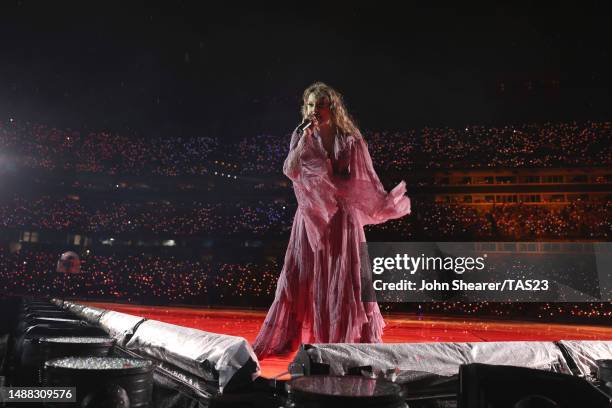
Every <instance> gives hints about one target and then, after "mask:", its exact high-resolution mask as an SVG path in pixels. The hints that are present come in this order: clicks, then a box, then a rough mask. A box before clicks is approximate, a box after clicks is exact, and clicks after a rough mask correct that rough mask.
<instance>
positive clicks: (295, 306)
mask: <svg viewBox="0 0 612 408" xmlns="http://www.w3.org/2000/svg"><path fill="white" fill-rule="evenodd" d="M300 137H301V135H300V133H299V132H297V131H294V132H293V135H292V137H291V144H290V154H291V152H293V151H294V149H295V148H296V146H297V144H298V141H299V138H300ZM288 159H289V157H288ZM298 160H299V166H298V167H297V168H296V170H295V171H294V172H293V173H292V172H291V171H290V169H289V166H288V160H286V161H285V165H284V166H283V172H284V173H285V175H286V176H287V177H289V178H290V179H291V180H292V181H293V188H294V190H295V196H296V199H297V202H298V209H297V211H296V214H295V218H294V220H293V227H292V230H291V236H290V238H289V244H288V247H287V253H286V254H285V262H284V265H283V269H282V272H281V274H280V277H279V279H278V284H277V287H276V295H275V299H274V302H273V303H272V306H271V307H270V310H269V311H268V315H267V316H266V319H265V321H264V323H263V325H262V327H261V330H260V332H259V334H258V336H257V338H256V339H255V342H254V344H253V348H254V350H255V353H256V354H257V356H258V358H260V359H261V358H264V357H266V356H268V355H273V354H283V353H287V352H290V351H293V350H295V349H296V348H297V347H298V346H299V345H300V343H313V342H315V343H357V342H361V343H379V342H380V341H381V337H382V332H383V328H384V326H385V323H384V320H383V318H382V316H381V314H380V310H379V308H378V304H377V303H376V302H362V301H361V275H360V258H359V244H360V243H361V242H365V241H366V239H365V234H364V231H363V226H364V225H367V224H378V223H382V222H385V221H386V220H389V219H392V218H399V217H402V216H404V215H406V214H409V213H410V199H409V198H408V197H406V196H405V195H404V193H405V192H406V184H405V182H403V181H402V182H401V183H399V184H398V185H397V186H396V187H395V188H394V189H393V190H391V192H390V193H387V192H386V191H385V189H384V187H383V185H382V184H381V182H380V180H379V179H378V176H377V175H376V172H375V171H374V167H373V165H372V159H371V158H370V154H369V153H368V149H367V145H366V142H365V141H364V140H363V138H362V137H361V136H360V135H357V137H353V136H345V135H337V136H336V140H335V143H334V152H333V160H331V159H328V158H327V152H326V151H325V148H324V147H323V144H322V142H321V138H320V137H319V135H318V134H315V135H312V136H310V137H309V138H308V139H307V141H306V146H305V149H304V151H303V152H302V154H301V156H300V157H299V159H298Z"/></svg>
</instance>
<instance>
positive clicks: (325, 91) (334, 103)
mask: <svg viewBox="0 0 612 408" xmlns="http://www.w3.org/2000/svg"><path fill="white" fill-rule="evenodd" d="M310 94H314V96H315V98H317V101H318V100H320V99H321V98H327V100H328V101H329V104H330V105H329V109H330V111H331V118H332V122H333V124H334V125H335V126H336V127H337V128H338V129H339V130H340V131H341V132H342V133H344V134H346V135H352V136H353V137H362V135H361V132H360V131H359V128H358V127H357V125H356V124H355V121H354V120H353V118H352V117H351V115H350V114H349V113H348V111H347V110H346V106H344V102H343V101H342V95H341V94H340V93H339V92H338V91H336V90H335V89H334V88H332V87H331V86H329V85H327V84H325V83H323V82H315V83H314V84H312V85H310V86H309V87H308V88H306V89H305V90H304V94H303V95H302V120H303V119H305V118H306V104H307V102H308V97H309V96H310Z"/></svg>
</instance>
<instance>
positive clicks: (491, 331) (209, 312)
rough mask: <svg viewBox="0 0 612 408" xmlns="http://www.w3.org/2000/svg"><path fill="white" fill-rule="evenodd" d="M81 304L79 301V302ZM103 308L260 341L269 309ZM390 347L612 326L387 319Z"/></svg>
mask: <svg viewBox="0 0 612 408" xmlns="http://www.w3.org/2000/svg"><path fill="white" fill-rule="evenodd" d="M77 302H78V301H77ZM80 303H86V304H88V305H91V306H94V307H99V308H102V309H109V310H115V311H117V312H122V313H128V314H132V315H137V316H142V317H146V318H148V319H153V320H159V321H161V322H166V323H171V324H176V325H179V326H186V327H193V328H196V329H199V330H204V331H209V332H213V333H223V334H229V335H232V336H240V337H244V338H245V339H247V340H248V341H249V342H253V340H255V336H257V332H258V331H259V327H260V325H261V323H262V322H263V320H264V317H265V312H264V311H252V310H242V309H208V308H202V309H197V308H187V307H167V306H140V305H130V304H119V303H100V302H80ZM384 317H385V322H386V323H387V326H386V327H385V331H384V334H383V341H384V342H385V343H416V342H477V341H556V340H612V327H602V326H588V325H569V324H552V323H538V322H517V321H500V320H484V319H475V318H463V317H443V316H416V315H410V314H390V315H385V316H384ZM292 360H293V354H291V355H286V356H282V357H276V358H267V359H265V360H262V361H261V362H260V364H261V369H262V373H261V375H263V376H264V377H268V378H271V377H275V376H278V375H279V374H282V373H284V372H286V371H287V365H288V364H289V362H291V361H292Z"/></svg>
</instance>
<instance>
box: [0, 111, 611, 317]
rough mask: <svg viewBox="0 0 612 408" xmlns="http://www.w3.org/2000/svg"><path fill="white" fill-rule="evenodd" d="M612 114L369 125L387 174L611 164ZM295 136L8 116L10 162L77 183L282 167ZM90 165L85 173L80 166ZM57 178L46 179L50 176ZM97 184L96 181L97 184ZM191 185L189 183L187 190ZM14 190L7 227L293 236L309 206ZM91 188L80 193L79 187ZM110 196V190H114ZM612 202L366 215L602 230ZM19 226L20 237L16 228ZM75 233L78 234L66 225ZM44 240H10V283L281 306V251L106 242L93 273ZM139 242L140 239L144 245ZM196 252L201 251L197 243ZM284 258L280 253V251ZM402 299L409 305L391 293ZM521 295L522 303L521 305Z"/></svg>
mask: <svg viewBox="0 0 612 408" xmlns="http://www.w3.org/2000/svg"><path fill="white" fill-rule="evenodd" d="M611 136H612V122H586V123H580V124H579V123H556V124H551V123H546V124H540V125H520V126H506V127H497V128H496V127H484V126H470V127H466V128H462V129H459V128H423V129H420V130H407V131H402V132H368V131H366V132H365V138H366V139H367V140H368V142H369V146H370V153H371V155H372V158H373V160H374V162H375V165H376V168H377V170H378V171H379V173H380V174H381V175H382V176H385V174H391V173H394V172H402V171H410V170H413V169H432V170H433V169H437V168H441V167H447V168H453V167H454V168H460V167H461V168H471V167H487V168H490V167H551V166H574V165H580V166H591V165H593V166H602V165H604V166H610V165H612V149H610V146H609V140H610V138H611ZM287 149H288V136H287V135H282V136H279V135H275V136H270V135H259V136H252V137H248V138H245V139H243V140H241V141H238V142H234V143H227V142H224V143H221V141H219V140H217V139H214V138H210V137H206V136H198V137H193V138H150V139H149V138H144V137H140V136H136V135H130V136H129V137H128V136H125V135H123V136H121V135H115V134H111V133H107V132H91V133H82V132H78V131H73V130H68V129H66V130H58V129H54V128H49V127H45V126H42V125H35V124H29V123H20V122H18V121H12V120H10V121H4V122H3V121H0V151H2V156H1V157H0V159H1V160H0V170H1V169H2V168H3V167H6V166H8V167H11V166H13V167H14V168H28V169H36V170H43V171H48V173H54V172H56V171H57V172H60V173H61V172H62V171H69V172H72V173H76V174H78V177H76V178H75V180H73V181H71V183H73V184H71V186H66V188H67V189H68V190H70V189H71V188H72V189H76V190H79V189H80V188H82V187H83V186H91V190H95V189H96V186H99V185H100V183H107V184H108V183H109V182H110V181H109V180H102V181H95V180H93V179H92V178H91V177H87V175H88V174H92V175H102V176H105V175H134V176H150V175H153V176H156V175H157V176H189V175H193V176H197V175H203V174H214V173H215V172H225V173H228V174H229V173H231V174H238V175H242V176H250V175H260V176H261V175H263V176H266V175H273V174H276V175H280V172H281V168H282V163H283V160H284V159H285V157H286V154H287ZM81 175H84V176H85V177H80V176H81ZM43 184H44V183H43ZM86 190H87V189H86ZM177 190H180V189H177ZM46 191H47V192H45V193H42V192H41V193H40V194H38V195H34V196H32V194H26V195H24V194H23V192H17V191H12V192H10V193H8V192H7V193H5V194H4V195H3V197H1V198H0V232H2V231H9V230H22V231H23V230H29V231H53V232H61V233H80V234H86V235H87V234H93V235H97V236H98V237H101V236H108V235H109V234H112V236H121V235H122V234H132V233H135V234H142V235H152V236H156V237H159V238H163V239H170V238H179V239H180V238H190V237H226V238H230V239H232V238H240V239H243V238H250V237H256V238H257V239H261V238H265V239H269V240H273V241H276V242H283V243H286V240H287V238H288V234H289V231H290V230H291V224H292V221H293V216H294V214H295V210H296V206H295V200H294V199H293V197H289V196H287V195H286V193H287V192H290V191H289V190H287V191H285V196H283V198H278V197H274V198H272V197H267V198H262V197H261V196H259V197H257V198H252V199H242V198H241V199H237V200H234V201H232V200H229V202H228V201H227V200H226V201H225V202H220V201H218V200H215V197H214V194H213V195H211V196H210V197H208V199H200V198H199V197H198V198H194V197H190V196H189V195H183V196H181V197H174V196H172V195H171V194H170V195H168V194H166V195H161V196H159V197H156V198H151V196H150V195H149V196H147V197H129V198H126V197H125V196H121V197H118V196H113V195H112V193H111V194H106V195H104V194H103V192H104V189H102V190H100V191H102V193H101V194H98V195H97V196H95V195H88V194H87V193H86V194H81V193H82V191H81V192H80V193H79V192H76V193H74V194H73V193H70V192H66V191H59V190H58V191H53V192H49V190H46ZM79 194H80V195H79ZM100 197H102V198H100ZM611 212H612V202H611V201H610V200H607V201H606V200H603V201H586V200H577V201H572V202H570V203H565V204H563V205H555V206H544V205H530V204H521V203H519V204H517V203H505V204H499V203H498V204H495V205H494V206H488V205H487V206H470V205H461V204H457V203H434V202H432V201H431V200H429V201H426V200H422V199H421V197H414V196H413V197H412V214H411V215H410V216H407V217H404V218H401V219H399V220H392V221H390V222H387V223H385V224H381V225H372V226H368V227H366V233H367V236H368V239H369V240H375V241H376V240H378V241H384V240H398V241H401V240H447V241H451V240H493V241H502V240H508V241H520V240H525V241H530V240H565V239H580V240H584V239H587V240H601V241H607V240H609V239H610V233H611V231H612V228H611V221H610V220H612V217H610V214H611ZM4 236H5V237H6V236H8V235H4ZM64 240H65V236H64ZM55 245H56V246H55V247H54V249H50V248H49V247H46V246H44V245H29V246H24V247H22V248H21V249H19V250H15V248H12V249H10V250H9V248H11V245H10V244H9V242H8V240H7V241H6V242H0V290H2V291H4V293H13V294H27V295H36V296H72V297H82V298H91V299H114V300H120V301H130V302H132V301H136V302H143V303H149V302H153V303H163V302H168V303H189V304H205V305H236V306H245V307H253V306H267V305H268V304H269V302H270V301H271V298H272V296H273V295H274V289H275V286H276V280H277V278H278V274H279V273H280V268H281V265H280V264H279V262H280V260H278V261H273V260H265V261H264V260H259V261H255V262H250V261H248V262H247V261H245V262H241V261H238V260H236V262H233V263H231V262H225V261H219V260H203V258H202V259H199V258H193V255H190V256H182V257H179V255H177V254H175V255H169V254H168V253H167V254H166V255H162V254H161V252H156V251H155V250H154V249H151V248H147V249H143V252H142V253H140V252H138V251H137V252H136V253H134V252H123V253H119V252H118V253H113V254H109V253H104V251H100V250H99V247H98V248H96V244H94V246H93V247H92V249H91V251H88V252H87V253H85V252H83V253H82V256H83V257H82V273H80V274H62V273H56V272H55V271H54V266H55V264H56V262H57V259H58V257H59V255H60V253H61V252H62V251H63V250H64V249H65V248H64V249H58V247H57V242H56V243H55ZM134 250H135V249H134ZM193 253H195V252H192V254H193ZM279 259H280V258H279ZM382 307H383V309H384V310H388V311H389V310H396V308H398V307H400V306H398V305H397V304H384V305H382ZM401 307H403V308H404V309H401V310H404V311H413V312H417V313H420V312H423V313H429V312H432V313H436V312H440V313H460V314H464V315H469V314H473V315H480V314H489V315H495V316H500V317H504V316H512V315H516V313H521V314H522V315H524V316H525V317H533V318H550V317H551V316H561V317H564V318H567V317H577V318H602V319H605V318H608V319H609V317H611V316H612V306H611V304H609V303H601V304H598V303H589V304H587V303H584V304H580V305H570V304H563V305H561V306H559V305H551V304H532V305H523V304H519V305H517V304H512V305H510V304H508V305H504V304H499V303H486V302H480V303H451V302H437V303H432V304H403V305H402V306H401ZM517 307H518V308H519V309H518V310H517Z"/></svg>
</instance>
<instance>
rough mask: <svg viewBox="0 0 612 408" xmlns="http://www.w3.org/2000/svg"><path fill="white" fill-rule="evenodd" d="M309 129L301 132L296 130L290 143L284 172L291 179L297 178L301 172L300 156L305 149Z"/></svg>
mask: <svg viewBox="0 0 612 408" xmlns="http://www.w3.org/2000/svg"><path fill="white" fill-rule="evenodd" d="M309 135H310V133H309V129H307V130H305V131H303V132H301V131H299V130H297V129H296V130H294V131H293V134H292V135H291V143H290V144H289V154H288V155H287V158H286V159H285V163H284V164H283V173H284V174H285V175H286V176H287V177H289V178H290V179H291V180H296V179H297V178H298V177H299V174H300V157H301V155H302V152H303V151H304V145H305V143H306V138H307V137H309Z"/></svg>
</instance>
